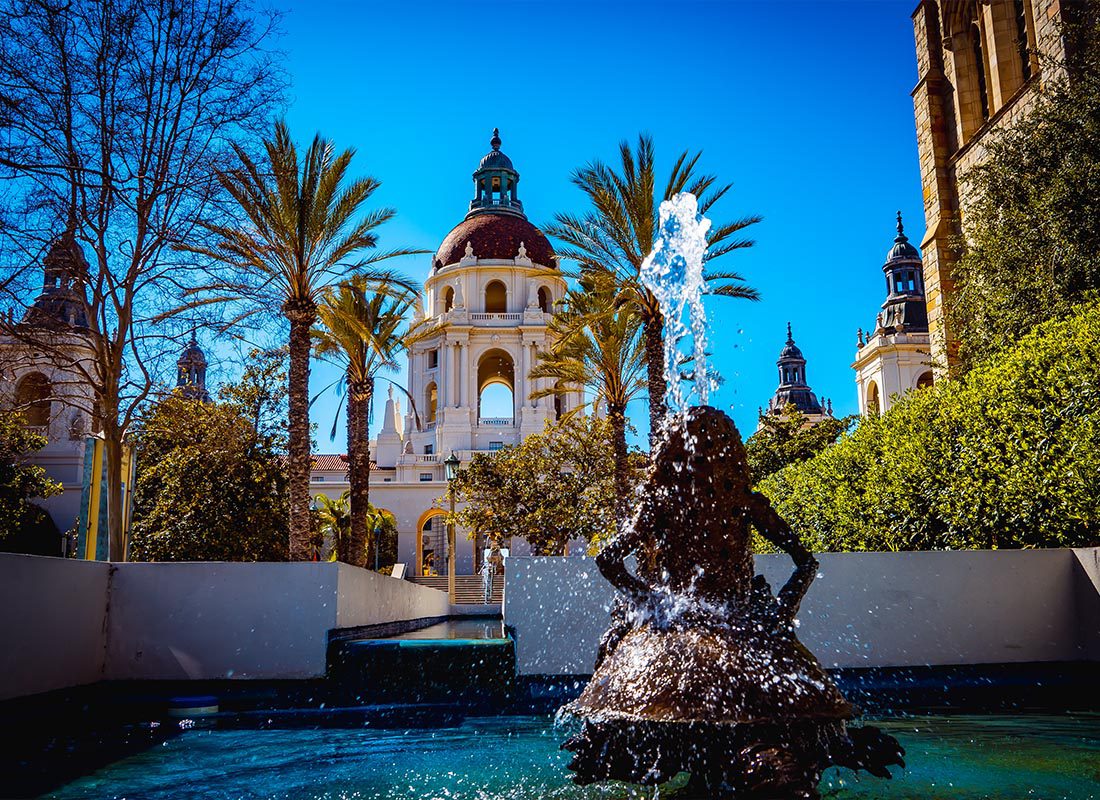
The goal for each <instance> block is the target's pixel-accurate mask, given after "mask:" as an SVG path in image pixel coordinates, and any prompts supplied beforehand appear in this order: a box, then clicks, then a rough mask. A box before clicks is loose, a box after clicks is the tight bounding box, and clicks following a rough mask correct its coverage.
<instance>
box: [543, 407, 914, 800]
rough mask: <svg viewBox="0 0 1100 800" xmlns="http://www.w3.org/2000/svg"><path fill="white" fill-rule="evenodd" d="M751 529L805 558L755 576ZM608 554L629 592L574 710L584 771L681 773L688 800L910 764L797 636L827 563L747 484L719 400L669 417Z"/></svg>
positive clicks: (656, 778)
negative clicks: (776, 572)
mask: <svg viewBox="0 0 1100 800" xmlns="http://www.w3.org/2000/svg"><path fill="white" fill-rule="evenodd" d="M753 528H755V530H756V531H757V532H758V533H759V534H760V535H762V536H763V537H764V538H765V539H767V540H768V541H770V542H772V543H773V544H774V545H775V546H777V547H778V548H780V549H782V550H783V551H785V552H787V553H788V554H790V556H791V557H792V558H793V560H794V562H795V570H794V573H793V574H792V575H791V577H790V579H789V580H788V581H787V583H786V585H785V586H784V587H783V588H782V589H781V590H780V592H779V594H778V596H776V595H773V594H772V591H771V589H770V587H769V586H768V584H767V582H766V581H765V580H764V579H763V577H760V576H754V570H753V559H752V551H751V548H750V536H751V531H752V529H753ZM630 555H633V556H635V558H636V560H637V568H636V571H635V572H636V574H632V573H631V572H630V571H629V570H628V569H627V567H626V565H625V563H624V559H626V558H627V557H628V556H630ZM598 565H599V568H600V571H601V572H602V573H603V575H604V576H605V577H606V578H607V579H608V580H609V581H610V582H611V583H612V584H613V585H614V586H615V588H616V589H618V590H619V591H620V592H621V593H622V597H621V599H620V600H619V601H618V603H617V605H616V607H615V608H614V609H613V612H612V624H611V627H610V628H609V630H608V631H607V633H606V634H605V635H604V638H603V641H602V642H601V644H600V652H599V655H598V658H597V663H596V668H595V671H594V674H593V676H592V679H591V681H589V683H588V685H587V687H586V688H585V689H584V692H583V693H582V694H581V696H580V697H579V698H578V699H577V700H575V701H573V702H572V703H570V704H568V705H567V706H566V707H565V709H564V711H565V712H566V713H567V714H570V715H572V716H575V717H579V718H580V719H581V720H582V721H583V724H582V727H581V729H580V731H579V732H578V733H577V734H576V735H575V736H573V737H572V738H571V739H569V741H567V742H566V743H565V744H564V745H563V747H564V748H565V749H567V750H570V751H572V753H573V754H574V755H573V759H572V762H571V763H570V765H569V766H570V769H572V770H573V771H574V772H575V773H576V774H575V775H574V780H575V781H576V782H578V783H581V784H586V783H591V782H593V781H601V780H620V781H627V782H629V783H636V784H644V785H656V784H660V783H664V782H666V781H669V780H671V779H672V778H674V777H675V776H676V775H677V774H679V773H680V772H685V771H686V772H688V773H690V774H691V778H690V781H689V783H688V785H687V787H686V790H685V791H686V793H687V795H689V796H693V797H706V798H816V797H818V793H817V785H818V782H819V781H820V779H821V773H822V771H823V770H824V769H825V768H827V767H829V766H831V765H839V766H845V767H850V768H852V769H864V770H867V771H868V772H870V773H872V774H873V775H876V776H880V777H885V778H888V777H890V773H889V771H888V769H887V767H888V766H889V765H891V764H897V765H903V762H902V755H903V751H902V749H901V747H900V746H899V745H898V743H897V741H896V740H894V739H893V738H892V737H890V736H888V735H886V734H884V733H882V732H881V731H880V730H878V729H877V728H874V727H871V726H862V727H855V726H853V727H849V726H848V724H847V723H848V721H850V720H852V719H853V718H854V717H855V716H856V711H855V709H854V708H853V707H852V706H851V705H850V704H849V703H848V702H847V701H846V700H845V699H844V697H843V696H842V695H841V693H840V691H839V690H838V689H837V688H836V686H834V685H833V683H832V681H831V680H830V679H829V677H828V675H826V674H825V672H824V670H823V669H822V668H821V665H820V664H819V663H818V662H817V660H816V659H815V658H814V656H813V655H812V654H811V653H810V652H809V650H807V649H806V648H805V647H804V646H803V645H802V643H801V642H799V641H798V638H797V637H796V636H795V631H794V617H795V614H796V612H797V611H798V607H799V603H800V602H801V601H802V598H803V596H804V595H805V594H806V590H807V589H808V588H809V586H810V583H811V582H812V581H813V578H814V575H815V573H816V570H817V562H816V561H815V560H814V558H813V556H812V555H811V554H810V553H809V552H808V551H807V550H806V549H805V548H804V547H803V546H802V544H801V543H800V542H799V541H798V539H797V537H796V536H795V535H794V534H793V533H792V532H791V530H790V528H789V527H788V526H787V525H786V523H785V522H784V521H783V520H782V519H781V518H780V517H779V515H778V514H776V512H775V511H774V510H773V509H772V507H771V505H770V504H769V502H768V500H767V499H766V498H765V497H763V496H762V495H760V494H757V493H755V492H753V491H751V489H750V487H749V478H748V469H747V463H746V456H745V449H744V446H743V445H742V443H741V437H740V434H739V433H738V431H737V428H736V427H735V426H734V424H733V421H732V420H731V419H730V418H729V417H728V416H726V415H725V414H724V413H722V412H721V411H719V410H717V409H714V408H710V407H707V406H702V407H696V408H689V409H688V410H686V411H685V412H683V413H681V414H678V415H676V416H674V417H671V418H670V419H669V420H668V421H667V424H666V429H665V435H664V439H663V441H662V442H661V443H660V445H659V446H658V449H657V453H656V458H655V460H654V465H653V468H652V471H651V473H650V475H649V477H648V480H647V482H646V485H645V486H644V489H643V499H642V501H641V507H640V508H639V510H638V512H637V514H636V516H635V517H634V519H633V522H632V524H629V525H627V526H625V528H624V530H622V531H620V533H619V536H618V537H617V538H616V539H615V540H614V541H613V542H612V543H611V544H610V545H609V546H608V547H607V548H606V549H605V550H604V551H603V552H602V553H601V554H600V556H599V558H598Z"/></svg>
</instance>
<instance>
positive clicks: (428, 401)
mask: <svg viewBox="0 0 1100 800" xmlns="http://www.w3.org/2000/svg"><path fill="white" fill-rule="evenodd" d="M438 407H439V389H438V388H437V387H436V385H435V381H432V382H431V383H429V384H428V386H427V388H426V389H424V414H425V418H426V419H427V421H428V424H429V425H432V424H434V423H435V414H436V409H437V408H438Z"/></svg>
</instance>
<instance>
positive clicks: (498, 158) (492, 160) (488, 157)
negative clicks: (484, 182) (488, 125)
mask: <svg viewBox="0 0 1100 800" xmlns="http://www.w3.org/2000/svg"><path fill="white" fill-rule="evenodd" d="M489 146H490V147H492V148H493V149H492V150H490V151H489V152H488V153H486V154H485V156H484V157H483V158H482V159H481V163H480V164H479V165H478V170H479V171H480V170H483V169H510V170H512V171H513V172H515V167H513V166H512V159H510V158H508V156H506V155H504V153H502V152H500V128H493V138H492V139H490V140H489Z"/></svg>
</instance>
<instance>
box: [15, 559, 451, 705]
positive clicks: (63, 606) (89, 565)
mask: <svg viewBox="0 0 1100 800" xmlns="http://www.w3.org/2000/svg"><path fill="white" fill-rule="evenodd" d="M449 608H450V607H449V604H448V601H447V595H446V593H445V592H439V591H436V590H435V589H428V588H426V587H423V586H416V585H414V584H412V583H409V582H407V581H399V580H395V579H394V578H391V577H388V576H385V575H379V574H376V573H373V572H369V571H367V570H362V569H358V568H356V567H350V566H348V565H346V564H330V563H305V564H235V563H158V564H107V563H101V562H86V561H76V560H71V559H59V558H43V557H38V556H22V555H8V554H0V640H2V641H4V642H5V643H6V645H7V646H5V647H4V648H3V651H2V652H0V699H3V698H8V697H17V696H21V695H27V694H34V693H37V692H44V691H49V690H51V689H59V688H63V687H66V686H75V685H79V684H84V683H92V682H94V681H97V680H101V679H108V680H132V679H207V678H242V679H249V678H280V679H282V678H310V677H318V676H321V675H324V672H325V654H326V649H327V645H328V632H329V630H331V629H333V628H338V627H354V626H357V625H370V624H374V623H381V622H397V621H401V620H407V619H417V618H420V617H437V616H442V615H445V614H447V613H448V611H449Z"/></svg>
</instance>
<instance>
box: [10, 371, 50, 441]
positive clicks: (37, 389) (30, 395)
mask: <svg viewBox="0 0 1100 800" xmlns="http://www.w3.org/2000/svg"><path fill="white" fill-rule="evenodd" d="M52 389H53V387H52V386H50V379H49V378H47V377H46V376H45V375H43V374H42V373H41V372H32V373H30V374H29V375H24V376H23V378H22V379H21V380H20V381H19V384H18V385H17V386H16V387H15V405H16V408H18V409H19V410H20V411H22V412H23V418H24V419H25V420H26V421H27V424H28V425H31V426H34V427H36V428H42V427H45V426H47V425H49V424H50V394H51V393H52Z"/></svg>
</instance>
